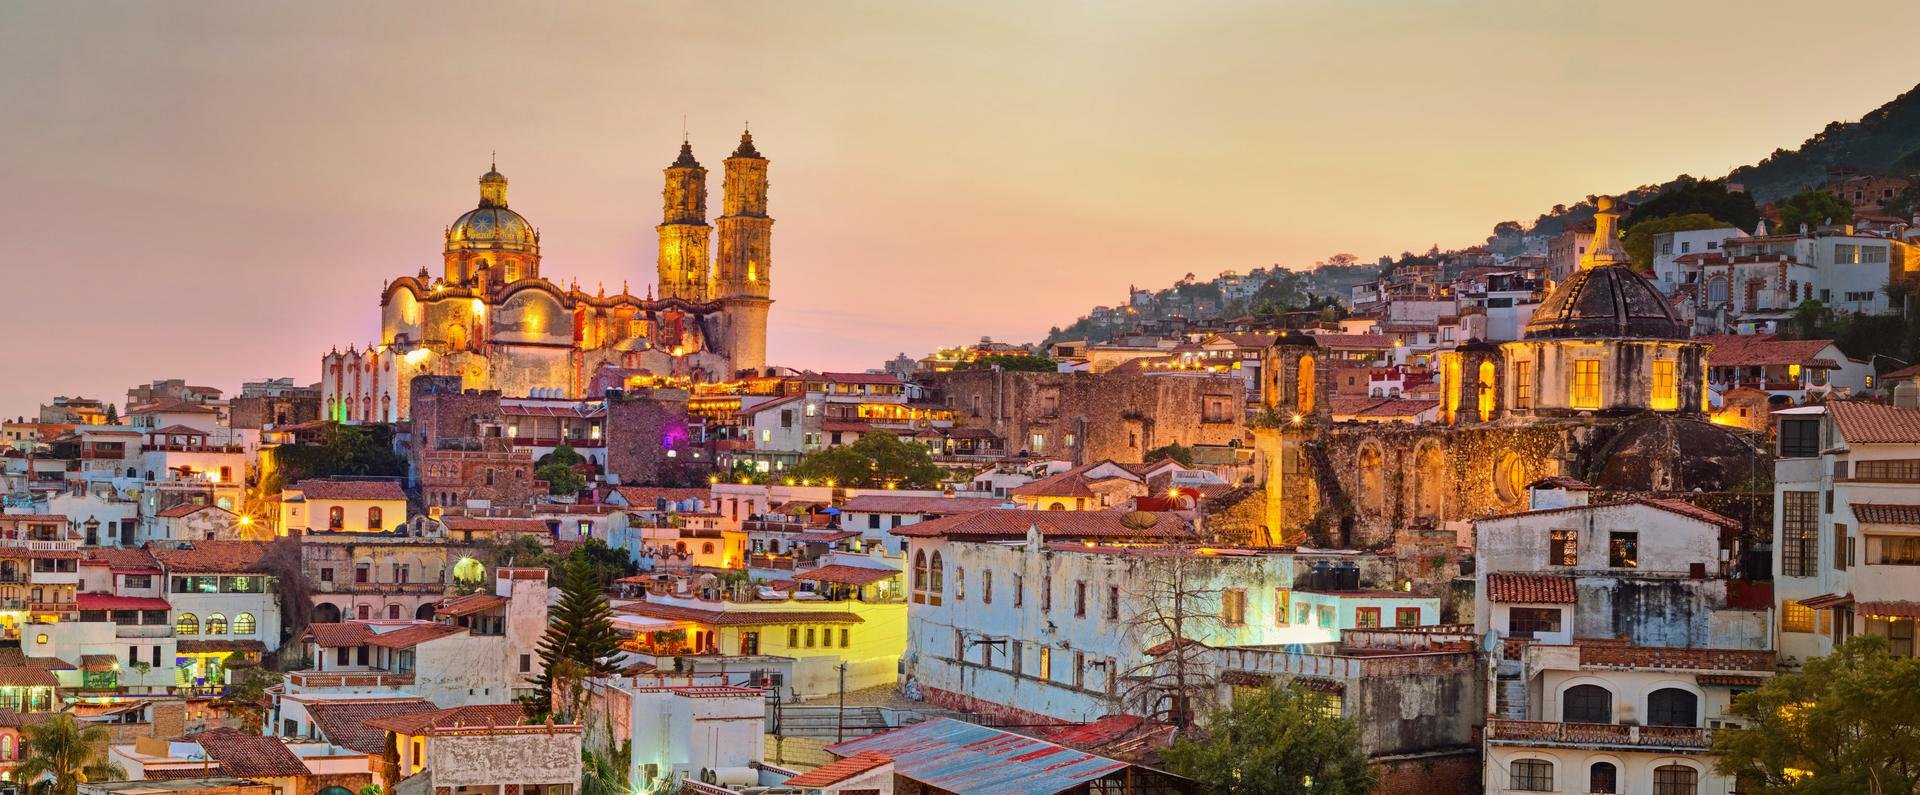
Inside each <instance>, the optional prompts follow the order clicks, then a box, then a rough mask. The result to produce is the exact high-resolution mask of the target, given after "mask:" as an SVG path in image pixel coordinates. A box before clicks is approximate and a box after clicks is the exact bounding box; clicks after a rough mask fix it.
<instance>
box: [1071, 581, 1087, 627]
mask: <svg viewBox="0 0 1920 795" xmlns="http://www.w3.org/2000/svg"><path fill="white" fill-rule="evenodd" d="M1073 617H1074V618H1086V617H1087V581H1086V580H1074V581H1073Z"/></svg>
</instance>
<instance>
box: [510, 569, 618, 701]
mask: <svg viewBox="0 0 1920 795" xmlns="http://www.w3.org/2000/svg"><path fill="white" fill-rule="evenodd" d="M538 651H539V654H540V663H541V670H540V675H539V676H537V677H535V678H534V680H533V686H534V696H533V699H532V701H531V703H530V704H528V705H527V706H528V710H529V712H531V713H532V714H533V715H534V716H544V715H546V714H549V713H553V712H557V713H559V714H558V715H556V718H563V719H571V717H572V716H573V715H574V714H575V713H577V712H578V711H579V700H580V695H581V691H580V686H579V685H580V682H581V681H582V680H584V679H585V678H586V677H589V676H604V675H606V674H610V673H613V671H614V668H613V665H612V663H611V662H609V660H608V658H610V657H612V656H613V655H615V654H617V653H619V651H620V640H619V636H618V635H616V634H615V633H614V631H613V608H611V607H609V606H608V605H607V597H606V594H603V593H601V592H600V585H599V583H598V582H596V581H595V580H594V574H593V568H592V567H591V566H590V565H588V563H587V560H586V558H584V557H580V558H574V559H573V560H571V561H569V562H568V564H567V578H566V581H565V583H564V584H563V585H562V586H561V588H560V603H559V604H557V605H555V606H554V608H553V615H552V618H551V621H550V622H549V624H548V625H547V634H546V636H545V637H542V638H541V639H540V645H539V648H538ZM556 680H563V681H561V685H562V689H563V692H562V695H563V696H564V697H565V701H564V702H563V703H562V704H561V705H560V708H559V709H555V705H554V688H555V684H556Z"/></svg>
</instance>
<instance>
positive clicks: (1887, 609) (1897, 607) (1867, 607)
mask: <svg viewBox="0 0 1920 795" xmlns="http://www.w3.org/2000/svg"><path fill="white" fill-rule="evenodd" d="M1855 612H1858V613H1861V614H1863V615H1868V616H1881V617H1886V618H1920V602H1861V603H1860V604H1859V605H1858V606H1857V607H1856V608H1855Z"/></svg>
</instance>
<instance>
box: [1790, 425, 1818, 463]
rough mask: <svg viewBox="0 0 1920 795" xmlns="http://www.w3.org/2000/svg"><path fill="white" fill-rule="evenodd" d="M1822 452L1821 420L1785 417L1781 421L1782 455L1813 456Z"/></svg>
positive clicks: (1792, 456)
mask: <svg viewBox="0 0 1920 795" xmlns="http://www.w3.org/2000/svg"><path fill="white" fill-rule="evenodd" d="M1819 454H1820V421H1819V420H1817V419H1811V420H1807V419H1783V420H1781V421H1780V457H1781V458H1812V457H1814V456H1817V455H1819Z"/></svg>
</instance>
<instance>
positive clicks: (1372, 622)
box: [1353, 607, 1380, 629]
mask: <svg viewBox="0 0 1920 795" xmlns="http://www.w3.org/2000/svg"><path fill="white" fill-rule="evenodd" d="M1353 625H1354V626H1356V627H1359V628H1362V629H1367V628H1371V627H1378V626H1380V608H1378V607H1356V608H1354V609H1353Z"/></svg>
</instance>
